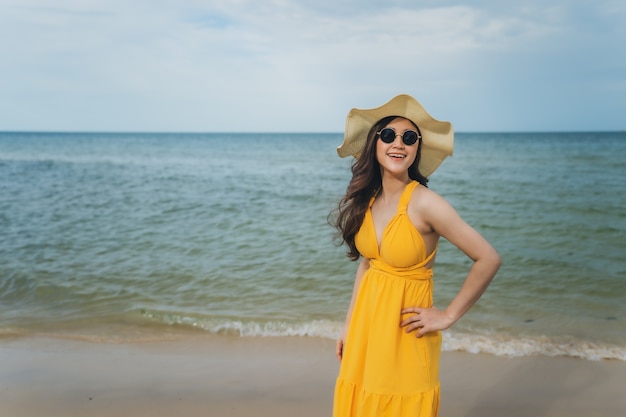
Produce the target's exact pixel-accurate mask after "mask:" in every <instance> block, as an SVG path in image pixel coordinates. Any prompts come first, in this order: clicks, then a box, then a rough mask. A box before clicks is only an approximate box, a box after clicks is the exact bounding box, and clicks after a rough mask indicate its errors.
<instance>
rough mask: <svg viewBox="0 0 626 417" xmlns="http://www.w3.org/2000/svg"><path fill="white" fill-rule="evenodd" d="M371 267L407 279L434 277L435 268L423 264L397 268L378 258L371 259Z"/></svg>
mask: <svg viewBox="0 0 626 417" xmlns="http://www.w3.org/2000/svg"><path fill="white" fill-rule="evenodd" d="M370 269H372V270H374V271H380V272H384V273H387V274H391V275H395V276H399V277H402V278H406V279H419V280H429V279H432V277H433V269H432V268H425V267H424V266H423V265H414V266H409V267H405V268H397V267H394V266H391V265H389V264H388V263H385V262H383V261H380V260H378V259H370Z"/></svg>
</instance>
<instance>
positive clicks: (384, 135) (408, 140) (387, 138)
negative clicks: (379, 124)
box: [378, 127, 422, 146]
mask: <svg viewBox="0 0 626 417" xmlns="http://www.w3.org/2000/svg"><path fill="white" fill-rule="evenodd" d="M378 136H379V137H380V140H382V141H383V142H385V143H392V142H393V141H394V140H396V136H398V134H397V133H396V131H395V130H394V129H392V128H390V127H386V128H384V129H382V130H381V131H380V132H378ZM420 139H422V136H421V135H420V134H419V133H417V132H416V131H415V130H405V131H404V133H403V134H402V142H404V144H405V145H406V146H411V145H415V142H417V141H418V140H420Z"/></svg>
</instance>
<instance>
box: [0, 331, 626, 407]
mask: <svg viewBox="0 0 626 417" xmlns="http://www.w3.org/2000/svg"><path fill="white" fill-rule="evenodd" d="M0 363H1V364H2V365H1V367H0V415H1V416H3V417H31V416H32V417H35V416H42V415H46V416H50V417H54V416H64V417H72V416H188V417H193V416H225V417H228V416H232V417H235V416H250V415H255V416H261V417H263V416H267V417H270V416H272V417H281V416H285V417H286V416H300V417H308V416H311V417H312V416H330V415H331V410H332V394H333V388H334V380H335V376H336V374H337V370H338V363H337V361H336V359H335V357H334V343H333V341H331V340H327V339H319V338H310V337H281V338H239V337H227V336H210V337H205V336H202V337H192V338H184V339H182V340H177V341H170V342H159V343H139V344H125V343H119V344H111V343H93V342H85V341H74V340H59V339H53V338H28V339H15V340H6V339H5V340H4V341H2V342H1V343H0ZM625 382H626V363H624V362H618V361H585V360H578V359H573V358H560V357H559V358H548V357H524V358H503V357H495V356H490V355H480V354H468V353H459V352H446V353H444V354H443V357H442V366H441V383H442V407H441V413H440V416H444V417H470V416H482V417H488V416H494V417H495V416H498V417H501V416H508V417H515V416H520V417H521V416H533V417H560V416H568V417H577V416H580V417H583V416H585V417H592V416H603V417H623V416H624V415H626V396H625V395H624V393H623V392H624V383H625Z"/></svg>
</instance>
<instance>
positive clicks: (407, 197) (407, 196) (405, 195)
mask: <svg viewBox="0 0 626 417" xmlns="http://www.w3.org/2000/svg"><path fill="white" fill-rule="evenodd" d="M418 185H419V182H417V181H415V180H413V181H411V182H410V183H408V184H407V185H406V187H404V191H402V195H401V196H400V202H399V203H398V212H406V209H407V207H408V206H409V201H411V196H412V195H413V190H415V188H416V187H417V186H418Z"/></svg>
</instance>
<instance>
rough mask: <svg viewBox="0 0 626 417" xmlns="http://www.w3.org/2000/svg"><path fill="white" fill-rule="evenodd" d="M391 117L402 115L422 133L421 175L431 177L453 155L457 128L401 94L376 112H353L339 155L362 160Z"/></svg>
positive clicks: (338, 150)
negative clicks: (375, 132)
mask: <svg viewBox="0 0 626 417" xmlns="http://www.w3.org/2000/svg"><path fill="white" fill-rule="evenodd" d="M388 116H400V117H404V118H405V119H408V120H411V121H412V122H413V123H415V124H416V125H417V126H418V127H419V129H420V132H421V134H422V152H421V157H420V163H419V166H418V169H419V172H420V174H422V175H424V176H425V177H428V176H430V174H432V173H433V172H434V171H435V170H436V169H437V168H438V167H439V165H441V163H442V162H443V160H444V159H445V158H446V157H448V156H452V151H453V148H454V129H453V128H452V124H451V123H450V122H442V121H439V120H436V119H434V118H433V117H432V116H431V115H430V114H428V112H426V110H425V109H424V107H422V105H421V104H420V103H419V102H418V101H417V100H415V99H414V98H413V97H411V96H409V95H406V94H401V95H399V96H396V97H394V98H392V99H391V100H389V101H388V102H387V103H385V104H383V105H382V106H380V107H376V108H374V109H352V110H350V112H349V113H348V117H347V118H346V130H345V133H344V137H343V143H342V144H341V146H339V147H338V148H337V154H338V155H339V156H340V157H342V158H344V157H346V156H354V157H355V158H357V159H358V158H359V157H360V156H361V152H362V151H363V147H364V146H365V142H366V141H367V135H368V133H369V131H370V130H371V128H372V126H374V124H376V123H377V122H378V121H379V120H381V119H383V118H385V117H388Z"/></svg>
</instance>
